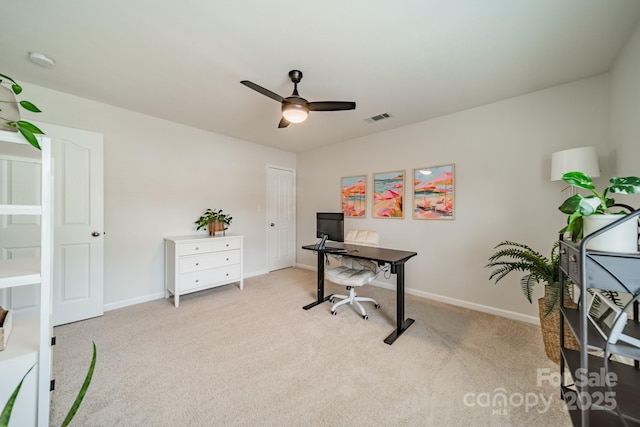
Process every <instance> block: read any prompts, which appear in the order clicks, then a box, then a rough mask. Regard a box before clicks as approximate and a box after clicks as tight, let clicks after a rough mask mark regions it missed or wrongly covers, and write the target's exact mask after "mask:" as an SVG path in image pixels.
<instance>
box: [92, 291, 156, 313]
mask: <svg viewBox="0 0 640 427" xmlns="http://www.w3.org/2000/svg"><path fill="white" fill-rule="evenodd" d="M162 298H164V291H163V292H158V293H155V294H149V295H145V296H143V297H138V298H131V299H128V300H123V301H118V302H112V303H109V304H105V305H104V311H111V310H115V309H118V308H124V307H128V306H130V305H136V304H142V303H143V302H149V301H154V300H157V299H162Z"/></svg>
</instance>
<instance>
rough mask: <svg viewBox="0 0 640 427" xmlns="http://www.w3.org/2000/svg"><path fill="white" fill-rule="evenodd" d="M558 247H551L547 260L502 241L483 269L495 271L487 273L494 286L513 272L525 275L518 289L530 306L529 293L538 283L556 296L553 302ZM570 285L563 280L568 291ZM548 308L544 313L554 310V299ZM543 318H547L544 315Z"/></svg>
mask: <svg viewBox="0 0 640 427" xmlns="http://www.w3.org/2000/svg"><path fill="white" fill-rule="evenodd" d="M558 246H559V243H558V242H555V243H554V244H553V246H552V248H551V258H547V257H545V256H544V255H542V254H541V253H539V252H537V251H535V250H533V249H532V248H531V247H529V246H527V245H525V244H522V243H517V242H512V241H509V240H505V241H504V242H501V243H499V244H498V245H496V247H495V249H498V250H497V251H496V252H495V253H494V254H493V255H491V257H489V263H488V264H487V265H486V266H485V267H494V268H495V269H494V270H493V271H492V272H491V275H490V276H489V280H491V279H494V278H495V283H498V282H499V281H500V280H502V279H503V278H504V277H506V276H507V275H508V274H510V273H512V272H514V271H519V272H523V273H526V274H525V275H523V276H522V278H521V279H520V288H521V289H522V293H523V294H524V296H525V298H527V300H528V301H529V302H530V303H533V301H532V298H533V290H534V287H535V285H537V284H538V283H545V284H547V285H548V286H547V288H548V289H555V290H556V293H555V294H553V293H552V294H551V297H552V298H553V296H554V295H555V297H556V298H557V296H558V295H557V294H558V292H557V289H558V288H559V278H560V254H559V251H558ZM565 277H566V276H565ZM570 283H571V282H570V281H569V280H568V278H565V280H564V284H565V286H566V287H568V286H569V284H570ZM549 304H550V305H549V306H548V309H547V310H545V311H550V310H553V309H555V307H557V306H558V302H557V299H556V300H555V301H554V300H553V299H552V300H551V301H549ZM545 315H548V313H547V314H545Z"/></svg>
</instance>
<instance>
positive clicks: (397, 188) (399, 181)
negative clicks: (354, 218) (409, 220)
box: [372, 170, 404, 218]
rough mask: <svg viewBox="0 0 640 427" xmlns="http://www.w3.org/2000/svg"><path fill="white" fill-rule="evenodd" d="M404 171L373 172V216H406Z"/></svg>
mask: <svg viewBox="0 0 640 427" xmlns="http://www.w3.org/2000/svg"><path fill="white" fill-rule="evenodd" d="M403 203H404V171H403V170H400V171H394V172H381V173H375V174H373V210H372V216H373V218H404V205H403Z"/></svg>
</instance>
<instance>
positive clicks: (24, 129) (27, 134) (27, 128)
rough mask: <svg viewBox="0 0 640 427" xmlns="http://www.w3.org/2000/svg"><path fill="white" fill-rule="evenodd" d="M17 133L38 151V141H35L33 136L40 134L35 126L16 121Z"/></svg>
mask: <svg viewBox="0 0 640 427" xmlns="http://www.w3.org/2000/svg"><path fill="white" fill-rule="evenodd" d="M16 123H17V125H18V131H20V133H21V134H22V136H24V138H25V139H26V140H27V141H28V142H29V144H31V145H33V146H34V147H36V148H37V149H38V150H39V149H40V144H38V140H37V139H36V137H35V135H34V134H38V135H42V134H44V132H42V131H41V130H40V129H39V128H38V127H37V126H36V125H34V124H33V123H29V122H25V121H23V120H18V121H17V122H16Z"/></svg>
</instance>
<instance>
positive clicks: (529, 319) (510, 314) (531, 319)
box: [296, 264, 540, 325]
mask: <svg viewBox="0 0 640 427" xmlns="http://www.w3.org/2000/svg"><path fill="white" fill-rule="evenodd" d="M296 267H299V268H304V269H306V270H313V271H318V269H317V268H316V267H311V266H309V265H304V264H296ZM371 284H372V285H373V286H378V287H380V288H384V289H389V290H391V291H395V290H396V287H395V285H391V284H389V283H386V282H381V281H378V280H375V281H373V283H371ZM404 290H405V292H406V293H407V294H409V295H415V296H417V297H420V298H426V299H430V300H433V301H438V302H443V303H445V304H450V305H455V306H457V307H463V308H468V309H471V310H475V311H480V312H482V313H489V314H493V315H496V316H501V317H506V318H508V319H513V320H519V321H521V322H526V323H531V324H534V325H540V319H539V318H538V317H535V316H528V315H526V314H522V313H516V312H515V311H509V310H503V309H501V308H496V307H490V306H488V305H482V304H477V303H474V302H469V301H464V300H459V299H455V298H451V297H446V296H443V295H437V294H432V293H430V292H425V291H420V290H417V289H412V288H408V287H405V289H404Z"/></svg>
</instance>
